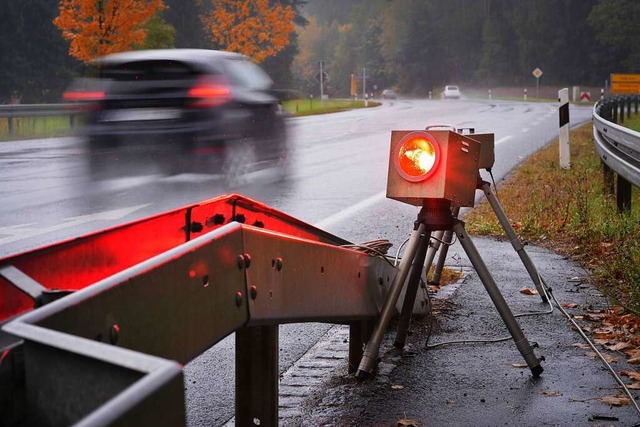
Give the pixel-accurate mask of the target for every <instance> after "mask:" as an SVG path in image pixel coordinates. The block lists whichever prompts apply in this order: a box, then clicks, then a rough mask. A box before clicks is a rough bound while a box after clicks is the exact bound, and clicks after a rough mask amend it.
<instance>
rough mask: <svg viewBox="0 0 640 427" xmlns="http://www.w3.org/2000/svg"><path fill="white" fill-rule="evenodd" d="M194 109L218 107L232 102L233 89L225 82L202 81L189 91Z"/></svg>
mask: <svg viewBox="0 0 640 427" xmlns="http://www.w3.org/2000/svg"><path fill="white" fill-rule="evenodd" d="M188 96H189V98H190V99H191V100H192V101H193V102H192V103H191V104H190V105H191V106H192V107H216V106H218V105H222V104H224V103H226V102H229V101H230V100H231V88H230V87H229V84H227V83H226V82H224V81H220V80H214V79H200V80H198V81H197V82H196V84H195V85H194V86H193V87H192V88H191V89H189V92H188Z"/></svg>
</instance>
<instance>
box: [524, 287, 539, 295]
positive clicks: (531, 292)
mask: <svg viewBox="0 0 640 427" xmlns="http://www.w3.org/2000/svg"><path fill="white" fill-rule="evenodd" d="M520 293H521V294H523V295H538V291H536V290H535V289H529V288H522V289H520Z"/></svg>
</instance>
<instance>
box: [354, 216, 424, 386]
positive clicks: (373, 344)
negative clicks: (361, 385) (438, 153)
mask: <svg viewBox="0 0 640 427" xmlns="http://www.w3.org/2000/svg"><path fill="white" fill-rule="evenodd" d="M425 230H426V226H425V225H424V224H422V223H419V224H418V226H417V227H416V229H415V230H414V231H413V233H411V238H410V239H409V243H408V245H407V249H406V251H405V253H404V255H403V257H402V261H400V266H399V268H398V272H397V273H396V276H395V277H394V278H393V283H392V284H391V289H390V290H389V295H387V299H386V301H385V302H384V306H383V307H382V312H381V313H380V318H379V319H378V322H377V323H376V327H375V329H374V330H373V333H372V334H371V338H370V339H369V342H367V345H366V347H365V349H364V354H363V355H362V360H361V361H360V366H358V372H357V373H356V377H357V378H359V379H364V378H366V377H368V376H369V374H371V372H373V369H374V368H375V365H376V363H377V359H378V353H379V351H380V343H382V338H383V337H384V333H385V331H386V330H387V327H388V326H389V321H390V320H391V316H392V315H393V309H394V308H395V305H396V302H397V301H398V297H399V296H400V292H401V291H402V286H403V285H404V282H405V280H406V279H407V275H408V274H409V268H410V267H411V265H412V264H413V261H414V259H415V257H416V252H417V251H418V246H419V244H420V240H421V239H420V237H421V236H423V235H424V234H425Z"/></svg>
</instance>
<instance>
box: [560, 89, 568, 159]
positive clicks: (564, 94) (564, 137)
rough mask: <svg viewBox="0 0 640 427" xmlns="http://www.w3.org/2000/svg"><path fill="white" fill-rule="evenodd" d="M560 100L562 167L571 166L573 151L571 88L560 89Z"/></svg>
mask: <svg viewBox="0 0 640 427" xmlns="http://www.w3.org/2000/svg"><path fill="white" fill-rule="evenodd" d="M558 102H560V108H559V115H560V138H559V144H560V147H559V148H560V167H561V168H562V169H570V168H571V153H570V151H569V89H568V88H564V89H560V90H559V91H558Z"/></svg>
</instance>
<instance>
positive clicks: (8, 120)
mask: <svg viewBox="0 0 640 427" xmlns="http://www.w3.org/2000/svg"><path fill="white" fill-rule="evenodd" d="M7 127H8V130H9V136H11V135H13V117H7Z"/></svg>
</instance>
